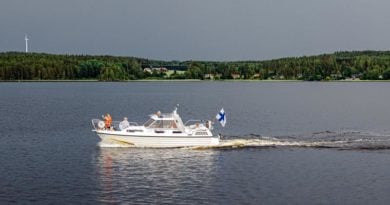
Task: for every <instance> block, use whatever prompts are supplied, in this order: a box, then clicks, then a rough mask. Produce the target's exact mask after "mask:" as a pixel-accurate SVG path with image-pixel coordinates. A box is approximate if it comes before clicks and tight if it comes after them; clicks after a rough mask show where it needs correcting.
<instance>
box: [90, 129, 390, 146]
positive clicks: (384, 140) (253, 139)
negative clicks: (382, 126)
mask: <svg viewBox="0 0 390 205" xmlns="http://www.w3.org/2000/svg"><path fill="white" fill-rule="evenodd" d="M98 146H99V147H102V148H105V147H117V148H120V147H124V148H129V147H134V146H133V145H130V144H127V143H109V144H108V143H106V144H104V143H99V144H98ZM282 147H296V148H318V149H339V150H390V134H387V135H384V134H377V133H363V132H356V131H347V132H332V131H323V132H314V133H309V134H305V135H298V136H274V137H268V136H261V135H257V134H250V135H245V136H223V137H222V139H221V141H220V144H219V145H215V146H199V147H186V148H182V149H191V150H207V149H222V150H225V149H245V148H282Z"/></svg>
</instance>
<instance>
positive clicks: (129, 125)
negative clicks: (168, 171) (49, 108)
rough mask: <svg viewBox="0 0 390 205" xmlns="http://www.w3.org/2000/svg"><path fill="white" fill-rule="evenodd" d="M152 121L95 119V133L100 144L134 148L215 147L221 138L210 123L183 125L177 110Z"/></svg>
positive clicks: (200, 122)
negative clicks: (215, 133)
mask: <svg viewBox="0 0 390 205" xmlns="http://www.w3.org/2000/svg"><path fill="white" fill-rule="evenodd" d="M149 116H150V119H149V120H148V121H146V122H145V123H144V124H142V125H139V124H138V123H136V122H128V121H127V119H126V118H125V120H124V121H121V122H119V121H112V123H109V124H111V125H109V126H107V122H105V121H104V120H101V119H93V120H92V125H93V128H94V129H93V130H92V131H94V132H96V133H97V135H98V136H99V137H100V139H101V143H103V144H109V145H118V144H119V145H126V146H134V147H156V148H158V147H161V148H163V147H192V146H216V145H218V144H219V141H220V136H219V135H217V136H214V135H213V133H212V132H211V130H212V129H213V127H212V122H211V121H210V120H188V121H187V122H186V123H183V121H182V119H181V117H180V116H179V114H178V113H177V108H175V109H174V110H173V111H172V112H171V113H161V112H160V111H158V112H157V113H155V114H151V115H149Z"/></svg>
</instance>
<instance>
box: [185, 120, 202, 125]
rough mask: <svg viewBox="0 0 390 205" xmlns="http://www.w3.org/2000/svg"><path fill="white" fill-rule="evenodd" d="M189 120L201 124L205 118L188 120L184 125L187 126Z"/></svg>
mask: <svg viewBox="0 0 390 205" xmlns="http://www.w3.org/2000/svg"><path fill="white" fill-rule="evenodd" d="M189 122H200V123H201V124H203V123H204V121H203V120H187V122H186V123H184V126H187V124H188V123H189Z"/></svg>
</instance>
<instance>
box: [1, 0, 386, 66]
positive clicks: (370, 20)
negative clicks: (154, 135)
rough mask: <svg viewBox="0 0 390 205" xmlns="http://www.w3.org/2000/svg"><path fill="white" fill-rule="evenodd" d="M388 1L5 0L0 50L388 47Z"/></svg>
mask: <svg viewBox="0 0 390 205" xmlns="http://www.w3.org/2000/svg"><path fill="white" fill-rule="evenodd" d="M389 9H390V1H389V0H1V1H0V52H5V51H24V49H25V41H24V36H25V34H27V35H28V36H29V39H30V40H29V45H30V51H32V52H44V53H55V54H91V55H95V54H104V55H116V56H135V57H142V58H150V59H159V60H216V61H235V60H265V59H275V58H281V57H293V56H303V55H317V54H322V53H331V52H335V51H350V50H390V12H389Z"/></svg>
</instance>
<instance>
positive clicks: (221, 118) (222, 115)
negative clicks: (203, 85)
mask: <svg viewBox="0 0 390 205" xmlns="http://www.w3.org/2000/svg"><path fill="white" fill-rule="evenodd" d="M216 118H217V120H218V121H219V122H220V123H221V125H222V127H225V124H226V114H225V110H223V108H222V109H221V111H219V113H218V114H217V116H216Z"/></svg>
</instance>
